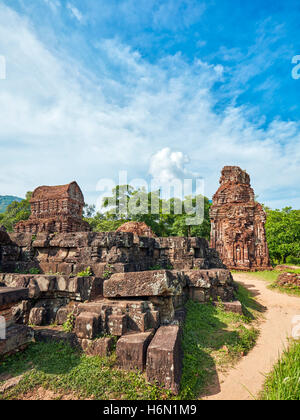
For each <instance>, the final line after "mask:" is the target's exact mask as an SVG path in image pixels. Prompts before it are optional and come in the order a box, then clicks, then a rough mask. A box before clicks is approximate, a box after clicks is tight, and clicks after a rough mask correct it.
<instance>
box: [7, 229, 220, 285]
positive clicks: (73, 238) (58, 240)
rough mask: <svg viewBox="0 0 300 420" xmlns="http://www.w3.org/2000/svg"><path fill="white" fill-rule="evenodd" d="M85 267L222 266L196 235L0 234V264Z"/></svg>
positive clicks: (49, 269) (99, 272) (22, 268)
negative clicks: (169, 236) (190, 236)
mask: <svg viewBox="0 0 300 420" xmlns="http://www.w3.org/2000/svg"><path fill="white" fill-rule="evenodd" d="M88 266H89V267H91V269H92V271H93V274H94V275H95V276H98V277H100V276H103V275H106V276H108V275H110V274H113V273H118V272H133V271H145V270H149V269H151V268H156V269H157V268H168V269H170V268H171V269H175V270H189V269H194V268H199V269H209V268H224V265H223V264H222V263H221V261H220V259H219V257H218V255H217V253H216V251H215V250H213V249H210V248H209V247H208V243H207V241H206V240H205V239H201V238H145V237H136V236H134V235H133V234H132V233H121V232H120V233H115V232H104V233H94V232H77V233H67V234H50V235H48V234H43V233H39V234H37V235H32V234H23V233H22V234H20V233H10V234H8V233H5V232H3V234H2V236H1V237H0V268H1V270H2V271H4V272H11V273H13V272H16V271H19V272H21V273H24V272H26V271H29V270H30V269H31V268H33V267H37V268H39V269H40V271H41V272H42V273H52V274H54V273H62V274H65V275H69V274H72V273H74V274H77V273H78V272H80V271H82V270H84V269H86V268H87V267H88Z"/></svg>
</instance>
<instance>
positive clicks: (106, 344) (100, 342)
mask: <svg viewBox="0 0 300 420" xmlns="http://www.w3.org/2000/svg"><path fill="white" fill-rule="evenodd" d="M113 347H114V340H113V338H111V337H102V338H97V339H96V340H87V339H83V340H81V348H82V350H83V351H84V352H85V353H86V354H87V355H88V356H100V357H107V356H109V355H110V354H111V352H112V350H113Z"/></svg>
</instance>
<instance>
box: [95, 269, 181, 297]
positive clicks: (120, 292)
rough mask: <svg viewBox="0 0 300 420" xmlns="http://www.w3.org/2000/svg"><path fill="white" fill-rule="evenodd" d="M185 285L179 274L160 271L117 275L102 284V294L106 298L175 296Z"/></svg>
mask: <svg viewBox="0 0 300 420" xmlns="http://www.w3.org/2000/svg"><path fill="white" fill-rule="evenodd" d="M185 285H186V279H185V276H184V275H183V274H182V273H181V272H173V271H167V270H160V271H141V272H135V273H118V274H114V275H113V276H112V277H111V278H110V279H109V280H106V281H105V282H104V293H103V294H104V296H105V297H108V298H115V297H138V296H175V295H179V294H181V293H182V289H183V287H184V286H185Z"/></svg>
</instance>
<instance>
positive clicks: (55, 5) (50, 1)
mask: <svg viewBox="0 0 300 420" xmlns="http://www.w3.org/2000/svg"><path fill="white" fill-rule="evenodd" d="M44 2H45V3H46V4H47V5H48V6H49V7H50V9H52V11H53V12H56V11H57V10H58V9H59V8H60V2H59V1H58V0H44Z"/></svg>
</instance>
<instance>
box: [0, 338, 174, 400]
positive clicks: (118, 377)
mask: <svg viewBox="0 0 300 420" xmlns="http://www.w3.org/2000/svg"><path fill="white" fill-rule="evenodd" d="M2 373H10V374H12V375H13V376H18V375H20V374H23V373H25V376H24V378H23V379H22V381H21V382H20V384H19V385H17V386H16V387H15V388H13V390H11V391H8V392H7V393H5V394H4V395H2V396H1V394H0V400H1V399H18V397H19V396H20V395H24V394H26V393H28V392H31V391H34V389H36V388H37V387H43V388H44V389H50V390H52V391H54V392H55V393H57V394H58V395H59V394H67V393H70V392H71V393H74V395H76V397H77V398H79V399H86V398H93V399H114V398H116V399H128V400H139V399H151V400H154V399H165V398H168V397H169V396H170V394H169V393H168V392H167V391H165V390H163V389H160V388H158V387H156V386H154V385H150V384H148V383H147V382H146V380H145V378H144V376H143V375H142V374H141V373H137V372H125V371H122V370H120V369H117V368H116V366H115V354H113V355H112V356H111V357H109V358H100V357H98V356H94V357H87V356H86V355H84V354H82V353H79V352H77V351H76V350H74V349H72V348H71V347H69V346H68V345H66V344H63V343H60V344H57V343H54V342H49V343H36V344H32V345H31V346H30V347H29V348H28V349H27V350H26V351H25V352H23V353H19V354H16V355H14V356H11V357H9V358H7V359H6V360H4V362H2V363H1V366H0V375H1V374H2Z"/></svg>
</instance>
